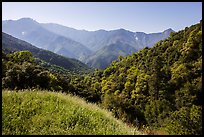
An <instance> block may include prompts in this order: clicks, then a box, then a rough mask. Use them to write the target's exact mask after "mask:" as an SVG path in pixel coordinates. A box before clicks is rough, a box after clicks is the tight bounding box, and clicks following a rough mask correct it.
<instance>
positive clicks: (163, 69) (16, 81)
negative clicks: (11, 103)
mask: <svg viewBox="0 0 204 137" xmlns="http://www.w3.org/2000/svg"><path fill="white" fill-rule="evenodd" d="M2 68H3V69H2V88H10V89H25V88H40V89H48V90H53V91H62V92H66V93H72V94H74V95H78V96H80V97H83V98H85V99H86V100H87V101H90V102H94V103H96V104H98V105H99V106H100V107H103V108H106V109H108V110H110V111H111V112H112V113H113V114H114V116H115V117H116V118H119V119H121V120H123V121H124V122H126V123H129V124H131V125H134V126H137V127H139V128H144V127H150V128H152V129H161V130H164V131H166V132H167V133H169V134H202V21H200V23H198V24H196V25H192V26H191V27H186V28H185V29H184V30H181V31H179V32H172V33H171V34H170V37H169V38H167V39H165V40H161V41H159V42H158V43H156V44H155V45H154V46H153V47H152V48H144V49H142V50H140V51H138V52H136V53H133V54H132V55H130V56H127V57H122V56H120V57H119V58H118V61H113V62H112V64H111V65H110V66H109V67H107V68H106V69H105V70H98V69H96V70H95V71H94V72H92V73H90V74H86V75H71V74H70V75H62V74H59V73H57V72H51V71H49V70H48V69H45V68H43V67H42V66H40V65H39V64H38V62H36V61H35V58H33V56H32V54H31V52H29V51H17V52H14V53H12V54H6V53H4V52H2Z"/></svg>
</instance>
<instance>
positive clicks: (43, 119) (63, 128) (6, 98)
mask: <svg viewBox="0 0 204 137" xmlns="http://www.w3.org/2000/svg"><path fill="white" fill-rule="evenodd" d="M2 134H4V135H8V134H11V135H14V134H15V135H22V134H24V135H25V134H26V135H30V134H43V135H56V134H66V135H80V134H89V135H118V134H120V135H124V134H130V135H133V134H142V133H141V132H139V131H137V130H136V129H134V128H132V127H128V126H127V125H126V124H124V123H123V122H121V121H120V120H117V119H115V118H114V117H113V116H112V114H111V113H110V112H108V111H107V110H104V109H101V108H99V107H98V106H97V105H95V104H90V103H87V102H86V101H85V100H83V99H81V98H79V97H76V96H72V95H68V94H63V93H56V92H48V91H39V90H22V91H12V90H3V92H2Z"/></svg>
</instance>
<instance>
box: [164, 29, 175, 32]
mask: <svg viewBox="0 0 204 137" xmlns="http://www.w3.org/2000/svg"><path fill="white" fill-rule="evenodd" d="M163 32H174V30H173V29H172V28H168V29H166V30H164V31H163Z"/></svg>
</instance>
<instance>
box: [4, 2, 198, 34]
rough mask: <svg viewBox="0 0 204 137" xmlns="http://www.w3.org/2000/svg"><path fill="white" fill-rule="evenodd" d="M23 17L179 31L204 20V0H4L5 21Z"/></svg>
mask: <svg viewBox="0 0 204 137" xmlns="http://www.w3.org/2000/svg"><path fill="white" fill-rule="evenodd" d="M22 17H30V18H32V19H34V20H36V21H37V22H40V23H58V24H62V25H64V26H68V27H72V28H75V29H85V30H99V29H105V30H113V29H119V28H124V29H126V30H130V31H134V32H135V31H142V32H146V33H151V32H161V31H163V30H165V29H168V28H172V29H173V30H175V31H178V30H181V29H183V28H185V27H186V26H190V25H193V24H196V23H198V22H199V21H200V20H201V19H202V2H2V20H8V19H13V20H17V19H20V18H22Z"/></svg>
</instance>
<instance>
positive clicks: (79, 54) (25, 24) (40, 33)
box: [2, 18, 91, 60]
mask: <svg viewBox="0 0 204 137" xmlns="http://www.w3.org/2000/svg"><path fill="white" fill-rule="evenodd" d="M2 24H3V26H2V31H3V32H5V33H7V34H10V35H12V36H14V37H16V38H19V39H22V40H25V41H27V42H29V43H31V44H33V45H35V46H37V47H38V48H43V49H46V50H50V51H52V52H54V53H57V54H59V55H63V56H65V57H69V58H75V59H79V60H81V59H82V58H83V57H85V56H86V55H89V54H90V53H91V51H90V50H89V49H88V48H86V47H85V46H84V45H82V44H81V43H79V42H76V41H74V40H72V39H70V38H67V37H64V36H61V35H58V34H55V33H53V32H50V31H48V30H47V29H44V28H43V27H42V26H41V25H40V23H38V22H36V21H34V20H33V19H30V18H22V19H19V20H16V21H13V20H8V21H3V23H2Z"/></svg>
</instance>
